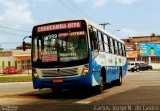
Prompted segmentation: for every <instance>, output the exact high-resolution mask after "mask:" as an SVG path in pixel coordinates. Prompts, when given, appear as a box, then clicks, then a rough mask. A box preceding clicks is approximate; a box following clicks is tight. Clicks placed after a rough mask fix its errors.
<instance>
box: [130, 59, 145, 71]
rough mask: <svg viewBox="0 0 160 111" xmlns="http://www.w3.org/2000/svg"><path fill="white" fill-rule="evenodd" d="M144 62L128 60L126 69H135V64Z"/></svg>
mask: <svg viewBox="0 0 160 111" xmlns="http://www.w3.org/2000/svg"><path fill="white" fill-rule="evenodd" d="M142 63H145V62H144V61H129V62H128V71H131V70H132V69H135V71H137V67H135V66H136V65H139V64H142Z"/></svg>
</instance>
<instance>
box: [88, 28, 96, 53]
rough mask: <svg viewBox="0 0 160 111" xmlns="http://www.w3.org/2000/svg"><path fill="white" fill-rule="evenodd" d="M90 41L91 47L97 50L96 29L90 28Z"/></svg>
mask: <svg viewBox="0 0 160 111" xmlns="http://www.w3.org/2000/svg"><path fill="white" fill-rule="evenodd" d="M89 32H90V42H91V49H92V50H98V41H97V32H96V29H95V28H94V29H93V28H92V27H91V28H90V30H89Z"/></svg>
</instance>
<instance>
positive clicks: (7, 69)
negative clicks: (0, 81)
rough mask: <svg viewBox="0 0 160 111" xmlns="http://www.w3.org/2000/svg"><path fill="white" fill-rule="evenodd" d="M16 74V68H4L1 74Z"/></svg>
mask: <svg viewBox="0 0 160 111" xmlns="http://www.w3.org/2000/svg"><path fill="white" fill-rule="evenodd" d="M16 73H17V69H16V67H6V68H5V69H4V70H3V74H16Z"/></svg>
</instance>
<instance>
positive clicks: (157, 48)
mask: <svg viewBox="0 0 160 111" xmlns="http://www.w3.org/2000/svg"><path fill="white" fill-rule="evenodd" d="M122 40H123V41H124V42H125V45H126V50H127V52H126V55H127V58H128V61H145V62H146V63H148V64H150V65H152V66H153V68H154V69H158V68H160V35H155V34H152V35H151V36H140V37H129V38H127V39H122Z"/></svg>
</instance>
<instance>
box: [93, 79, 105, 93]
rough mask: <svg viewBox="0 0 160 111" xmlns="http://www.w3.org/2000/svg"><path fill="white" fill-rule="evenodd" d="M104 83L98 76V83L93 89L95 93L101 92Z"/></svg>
mask: <svg viewBox="0 0 160 111" xmlns="http://www.w3.org/2000/svg"><path fill="white" fill-rule="evenodd" d="M103 88H104V84H103V78H102V77H100V83H99V85H98V86H95V87H94V90H95V92H96V93H98V94H101V93H102V92H103Z"/></svg>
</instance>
